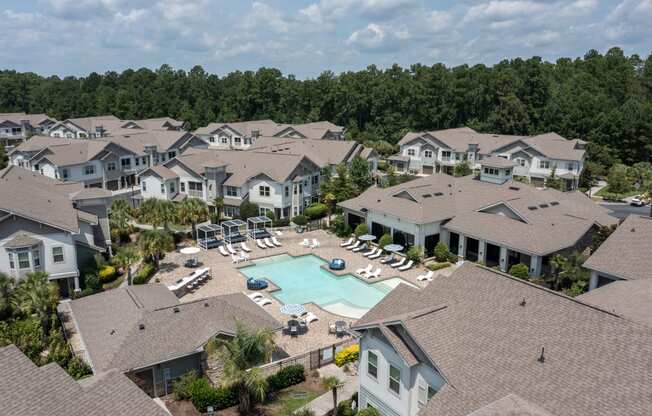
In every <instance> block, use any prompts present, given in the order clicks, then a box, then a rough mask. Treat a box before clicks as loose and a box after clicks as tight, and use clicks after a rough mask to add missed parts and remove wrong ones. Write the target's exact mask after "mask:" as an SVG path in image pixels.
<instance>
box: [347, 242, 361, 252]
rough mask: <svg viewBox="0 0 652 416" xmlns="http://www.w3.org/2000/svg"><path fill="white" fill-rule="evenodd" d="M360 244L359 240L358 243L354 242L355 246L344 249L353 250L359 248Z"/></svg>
mask: <svg viewBox="0 0 652 416" xmlns="http://www.w3.org/2000/svg"><path fill="white" fill-rule="evenodd" d="M360 244H361V242H360V240H358V241H356V242H355V244H353V245H352V246H348V247H346V249H347V250H354V249H356V248H358V246H359V245H360Z"/></svg>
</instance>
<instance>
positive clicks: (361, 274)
mask: <svg viewBox="0 0 652 416" xmlns="http://www.w3.org/2000/svg"><path fill="white" fill-rule="evenodd" d="M373 268H374V265H373V264H369V265H367V267H365V268H364V269H358V270H356V271H355V274H357V275H360V276H363V277H364V275H365V274H367V273H371V270H372V269H373Z"/></svg>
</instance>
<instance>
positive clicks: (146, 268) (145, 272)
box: [132, 263, 156, 285]
mask: <svg viewBox="0 0 652 416" xmlns="http://www.w3.org/2000/svg"><path fill="white" fill-rule="evenodd" d="M155 271H156V266H155V265H154V264H153V263H145V264H143V266H142V267H141V268H140V270H138V273H136V276H134V277H133V279H132V283H133V284H135V285H144V284H145V283H147V282H148V281H149V279H150V277H152V275H153V274H154V272H155Z"/></svg>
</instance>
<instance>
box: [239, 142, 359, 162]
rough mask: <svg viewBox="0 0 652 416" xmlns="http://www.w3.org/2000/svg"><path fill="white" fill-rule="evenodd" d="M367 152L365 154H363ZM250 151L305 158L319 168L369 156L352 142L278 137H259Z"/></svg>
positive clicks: (356, 143) (357, 144)
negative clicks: (356, 157) (357, 157)
mask: <svg viewBox="0 0 652 416" xmlns="http://www.w3.org/2000/svg"><path fill="white" fill-rule="evenodd" d="M365 150H367V152H365ZM249 151H250V152H251V151H264V152H272V153H281V154H294V155H299V156H302V155H303V156H307V157H308V159H310V160H312V161H313V162H315V163H316V164H317V165H318V166H319V167H320V168H324V167H327V166H329V165H338V164H340V163H346V162H348V161H349V160H351V159H352V158H353V157H355V156H361V157H364V156H363V153H364V154H366V155H367V156H369V155H370V154H371V153H370V152H369V151H368V149H367V148H365V147H364V146H362V145H361V144H359V143H358V142H355V141H352V140H346V141H345V140H339V141H330V140H329V141H325V140H315V139H302V140H296V139H284V138H278V137H260V138H258V140H256V144H255V146H253V147H252V148H251V149H250V150H249Z"/></svg>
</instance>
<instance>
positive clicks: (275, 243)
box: [272, 237, 283, 247]
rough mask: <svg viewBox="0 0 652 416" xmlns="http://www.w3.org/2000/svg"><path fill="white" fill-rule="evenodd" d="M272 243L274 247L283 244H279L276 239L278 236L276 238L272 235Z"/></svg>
mask: <svg viewBox="0 0 652 416" xmlns="http://www.w3.org/2000/svg"><path fill="white" fill-rule="evenodd" d="M272 243H273V244H274V245H275V246H276V247H281V246H282V245H283V244H281V242H280V241H278V238H276V237H272Z"/></svg>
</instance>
